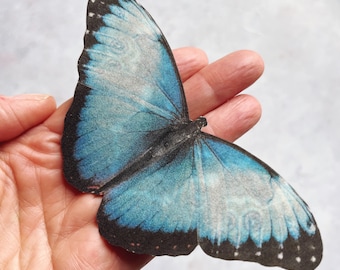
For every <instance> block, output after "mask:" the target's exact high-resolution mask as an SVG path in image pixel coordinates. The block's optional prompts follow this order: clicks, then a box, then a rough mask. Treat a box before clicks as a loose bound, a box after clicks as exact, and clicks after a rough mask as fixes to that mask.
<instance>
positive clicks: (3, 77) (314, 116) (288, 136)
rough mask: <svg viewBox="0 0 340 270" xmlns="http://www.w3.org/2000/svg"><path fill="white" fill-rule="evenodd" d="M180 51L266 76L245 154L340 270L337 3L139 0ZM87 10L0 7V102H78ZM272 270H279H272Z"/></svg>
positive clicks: (203, 259) (33, 1)
mask: <svg viewBox="0 0 340 270" xmlns="http://www.w3.org/2000/svg"><path fill="white" fill-rule="evenodd" d="M140 2H141V3H142V4H143V5H144V6H145V7H146V9H147V10H149V12H150V13H151V14H152V15H153V17H154V18H155V20H156V21H157V22H158V24H159V26H160V27H161V29H162V30H163V32H164V34H165V35H166V37H167V39H168V41H169V43H170V45H171V46H172V47H173V48H176V47H181V46H196V47H199V48H202V49H204V50H205V51H206V52H207V54H208V56H209V58H210V60H211V61H214V60H216V59H218V58H220V57H222V56H223V55H225V54H228V53H230V52H232V51H235V50H239V49H251V50H254V51H257V52H258V53H260V54H261V55H262V57H263V58H264V61H265V65H266V70H265V73H264V75H263V76H262V78H261V79H260V80H259V81H258V82H256V83H255V85H253V86H252V87H250V88H249V89H248V90H247V93H249V94H252V95H254V96H255V97H257V98H258V99H259V100H260V102H261V104H262V106H263V116H262V120H261V121H260V123H259V124H258V125H257V126H256V127H255V128H254V129H253V130H252V131H250V132H249V133H247V134H246V135H245V136H244V137H243V138H241V139H240V140H238V142H237V143H238V144H239V145H241V146H242V147H244V148H246V149H247V150H249V151H250V152H252V153H253V154H255V155H257V156H258V157H260V158H261V159H263V160H264V161H265V162H267V163H268V164H269V165H270V166H272V167H273V168H274V169H275V170H276V171H278V172H279V173H280V174H281V175H282V176H283V177H284V178H286V179H287V180H288V181H289V182H290V183H291V184H292V185H293V187H294V188H295V189H296V190H297V191H298V193H299V194H300V195H301V196H302V197H303V198H304V199H305V200H306V201H307V203H308V204H309V206H310V207H311V209H312V212H313V214H314V216H315V218H316V220H317V222H318V225H319V227H320V230H321V233H322V236H323V240H324V259H323V262H322V263H321V265H320V266H319V268H318V269H325V270H326V269H327V270H332V269H337V268H338V266H336V265H338V264H339V244H338V241H339V239H340V237H338V231H339V227H340V222H339V212H340V211H339V209H338V208H339V207H338V206H337V205H338V204H339V203H340V196H339V195H338V192H339V190H340V182H339V181H338V176H339V175H340V164H339V161H340V155H339V152H340V142H339V138H340V136H339V135H340V132H339V131H340V128H339V124H340V121H339V120H338V119H339V115H340V93H339V90H340V1H338V0H328V1H321V0H300V1H294V0H276V1H265V0H240V1H234V0H210V1H203V0H195V1H194V0H162V1H158V2H156V1H152V0H143V1H142V0H141V1H140ZM86 4H87V3H86V0H72V1H52V0H16V1H12V0H0V94H1V95H14V94H19V93H31V92H42V93H49V94H51V95H53V96H55V97H56V99H57V101H58V104H61V103H62V102H63V101H65V100H66V99H68V98H70V97H71V96H72V95H73V91H74V87H75V85H76V81H77V69H76V63H77V59H78V57H79V55H80V53H81V50H82V37H83V34H84V30H85V11H86ZM145 269H147V270H155V269H163V270H166V269H178V270H181V269H183V270H184V269H185V270H187V269H229V270H236V269H237V270H242V269H252V270H256V269H265V268H264V267H262V266H257V265H254V264H253V263H242V262H225V261H221V260H218V259H213V258H209V257H208V256H206V255H204V254H203V252H201V251H200V250H199V249H197V250H195V252H194V253H193V254H192V255H190V256H182V257H178V258H169V257H161V258H156V259H155V260H153V261H152V262H151V263H150V264H149V265H148V266H146V267H145ZM272 269H274V268H272Z"/></svg>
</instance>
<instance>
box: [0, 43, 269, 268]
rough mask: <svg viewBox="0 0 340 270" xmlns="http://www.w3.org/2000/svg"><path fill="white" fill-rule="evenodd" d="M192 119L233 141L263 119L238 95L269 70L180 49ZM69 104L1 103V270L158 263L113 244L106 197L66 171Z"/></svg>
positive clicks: (233, 57)
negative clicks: (100, 224) (101, 223)
mask: <svg viewBox="0 0 340 270" xmlns="http://www.w3.org/2000/svg"><path fill="white" fill-rule="evenodd" d="M174 54H175V58H176V61H177V64H178V67H179V70H180V74H181V78H182V80H183V82H184V88H185V91H186V96H187V100H188V106H189V110H190V117H191V118H196V117H197V116H200V115H205V116H206V118H207V120H208V123H209V125H208V127H206V128H205V129H206V131H207V132H209V133H212V134H215V135H216V136H219V137H221V138H224V139H226V140H229V141H233V140H235V139H236V138H238V137H240V136H241V135H242V134H244V133H245V132H246V131H247V130H248V129H250V128H251V127H252V126H254V125H255V124H256V122H257V121H258V119H259V118H260V114H261V109H260V105H259V103H258V102H257V101H256V100H255V99H254V98H253V97H251V96H248V95H238V96H235V95H237V94H238V93H239V92H241V91H242V90H243V89H245V88H246V87H248V86H249V85H251V84H252V83H253V82H254V81H255V80H256V79H257V78H258V77H259V76H260V75H261V74H262V71H263V63H262V60H261V58H260V57H259V56H258V55H257V54H255V53H253V52H249V51H239V52H235V53H233V54H230V55H228V56H225V57H224V58H222V59H220V60H219V61H217V62H215V63H212V64H210V65H209V64H208V61H207V58H206V56H205V54H204V52H202V51H200V50H198V49H194V48H183V49H178V50H175V51H174ZM70 104H71V100H69V101H67V102H65V103H64V104H63V105H61V106H60V107H59V108H58V109H56V107H55V106H56V105H55V101H54V99H53V98H52V97H48V96H37V95H21V96H16V97H0V123H1V124H0V181H1V183H0V228H1V241H0V246H1V252H0V269H21V268H25V269H51V268H56V269H139V268H140V267H142V266H143V265H144V264H146V263H147V262H148V261H149V260H150V259H151V258H152V257H151V256H149V255H137V254H132V253H129V252H127V251H125V250H123V249H121V248H118V247H111V246H109V245H108V244H107V243H106V242H105V240H104V239H102V238H101V236H100V235H99V232H98V228H97V224H96V220H95V218H96V212H97V209H98V207H99V204H100V202H101V197H100V196H94V195H92V194H81V193H79V192H78V191H76V190H74V189H73V188H72V187H71V186H69V185H68V184H67V183H66V182H65V180H64V178H63V173H62V157H61V150H60V139H61V135H62V131H63V122H64V117H65V114H66V112H67V110H68V108H69V106H70Z"/></svg>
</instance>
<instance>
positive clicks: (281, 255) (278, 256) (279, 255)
mask: <svg viewBox="0 0 340 270" xmlns="http://www.w3.org/2000/svg"><path fill="white" fill-rule="evenodd" d="M277 258H278V259H279V260H282V259H283V252H282V251H281V252H280V253H279V254H277Z"/></svg>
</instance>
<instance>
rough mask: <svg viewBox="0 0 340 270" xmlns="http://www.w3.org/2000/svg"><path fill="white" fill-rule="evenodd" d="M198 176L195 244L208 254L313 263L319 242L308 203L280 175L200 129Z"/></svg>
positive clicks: (290, 265) (297, 265)
mask: <svg viewBox="0 0 340 270" xmlns="http://www.w3.org/2000/svg"><path fill="white" fill-rule="evenodd" d="M195 160H196V170H197V175H199V178H200V186H201V188H200V190H201V192H200V194H201V198H200V205H201V207H202V208H203V211H201V212H200V213H201V216H200V218H199V224H198V227H197V230H198V238H199V240H198V241H199V244H200V246H201V247H202V249H203V250H204V251H205V252H206V253H207V254H209V255H211V256H213V257H218V258H222V259H228V260H230V259H235V260H236V259H237V260H246V261H255V262H259V263H261V264H264V265H268V266H281V267H283V268H286V269H314V268H316V266H317V265H318V264H319V263H320V261H321V257H322V242H321V237H320V233H319V230H318V228H317V226H316V223H315V220H314V218H313V216H312V214H311V213H310V211H309V209H308V206H307V205H306V204H305V202H304V201H303V200H302V199H301V198H300V197H299V196H298V195H297V193H296V192H295V191H294V190H293V188H292V187H291V186H290V185H289V184H288V183H286V182H285V181H284V180H283V179H282V177H280V176H279V175H278V174H277V173H276V172H274V171H273V170H272V169H271V168H269V167H268V166H267V165H266V164H264V163H263V162H262V161H260V160H259V159H257V158H256V157H254V156H253V155H251V154H249V153H248V152H246V151H245V150H243V149H241V148H239V147H238V146H236V145H234V144H231V143H228V142H225V141H223V140H220V139H218V138H216V137H214V136H211V135H206V134H204V135H203V136H202V140H199V141H197V144H196V147H195Z"/></svg>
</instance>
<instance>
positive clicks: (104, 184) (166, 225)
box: [62, 0, 322, 270]
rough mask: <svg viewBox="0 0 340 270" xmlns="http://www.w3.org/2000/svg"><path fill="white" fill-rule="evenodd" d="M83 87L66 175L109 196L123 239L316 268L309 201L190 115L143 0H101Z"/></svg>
mask: <svg viewBox="0 0 340 270" xmlns="http://www.w3.org/2000/svg"><path fill="white" fill-rule="evenodd" d="M84 44H85V46H84V50H83V53H82V55H81V57H80V59H79V63H78V70H79V82H78V84H77V87H76V91H75V96H74V101H73V104H72V106H71V108H70V109H69V111H68V113H67V116H66V119H65V129H64V134H63V138H62V151H63V158H64V174H65V177H66V179H67V181H68V182H69V183H70V184H71V185H72V186H74V187H76V188H77V189H78V190H80V191H82V192H91V193H95V194H98V195H103V200H102V203H101V206H100V208H99V210H98V214H97V222H98V226H99V231H100V233H101V235H102V236H103V237H104V238H105V239H106V240H107V241H108V242H109V243H110V244H112V245H116V246H121V247H123V248H125V249H127V250H129V251H132V252H136V253H147V254H152V255H172V256H176V255H183V254H189V253H190V252H191V251H192V250H193V249H194V248H195V247H196V246H197V245H199V246H200V247H201V248H202V249H203V250H204V252H206V253H207V254H208V255H210V256H213V257H217V258H222V259H227V260H245V261H255V262H258V263H260V264H263V265H267V266H280V267H282V268H285V269H304V270H306V269H315V268H316V267H317V266H318V264H319V263H320V261H321V257H322V242H321V237H320V233H319V230H318V228H317V226H316V222H315V220H314V218H313V216H312V214H311V213H310V211H309V209H308V206H307V205H306V204H305V202H304V201H303V200H302V199H301V198H300V197H299V196H298V195H297V193H296V192H295V191H294V190H293V189H292V188H291V186H289V185H288V184H287V183H286V182H285V181H284V180H283V179H282V178H281V177H280V176H279V175H278V174H277V173H276V172H275V171H273V170H272V169H271V168H270V167H269V166H268V165H266V164H265V163H263V162H262V161H261V160H259V159H257V158H256V157H254V156H253V155H251V154H250V153H248V152H246V151H245V150H243V149H242V148H240V147H238V146H236V145H234V144H232V143H229V142H226V141H223V140H221V139H219V138H216V137H214V136H212V135H208V134H205V133H204V132H202V131H201V130H200V129H201V128H202V127H203V126H204V125H206V124H207V123H206V120H205V119H204V118H199V119H197V120H195V121H191V120H189V117H188V109H187V105H186V101H185V96H184V91H183V86H182V83H181V81H180V77H179V74H178V70H177V68H176V64H175V61H174V58H173V55H172V53H171V50H170V47H169V46H168V43H167V41H166V40H165V37H164V36H163V34H162V32H161V31H160V29H159V28H158V27H157V25H156V23H155V22H154V21H153V19H152V18H151V16H150V15H149V14H148V13H147V11H145V10H144V8H143V7H141V6H140V5H139V4H138V3H136V2H135V1H134V0H103V1H99V0H90V1H89V4H88V17H87V31H86V34H85V37H84Z"/></svg>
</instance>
